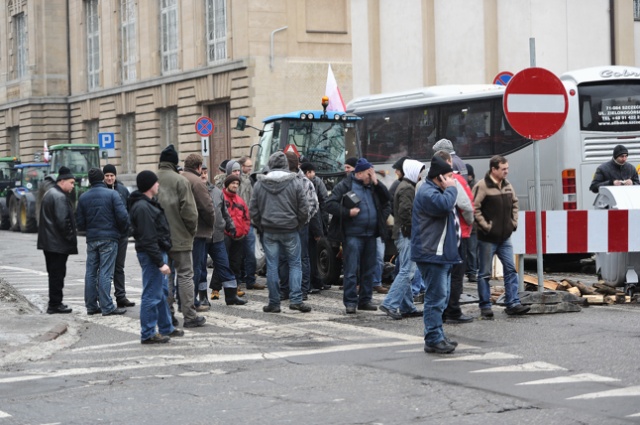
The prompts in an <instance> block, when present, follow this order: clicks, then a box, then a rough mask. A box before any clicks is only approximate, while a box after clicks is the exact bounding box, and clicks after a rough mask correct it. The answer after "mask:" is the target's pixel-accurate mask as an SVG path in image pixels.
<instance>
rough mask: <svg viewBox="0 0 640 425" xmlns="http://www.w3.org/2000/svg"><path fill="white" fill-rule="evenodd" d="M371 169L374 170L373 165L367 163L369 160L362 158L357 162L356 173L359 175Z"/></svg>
mask: <svg viewBox="0 0 640 425" xmlns="http://www.w3.org/2000/svg"><path fill="white" fill-rule="evenodd" d="M369 168H373V165H371V163H370V162H369V161H367V158H360V159H359V160H358V162H356V169H355V170H354V172H356V173H359V172H360V171H366V170H368V169H369Z"/></svg>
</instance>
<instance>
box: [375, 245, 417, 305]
mask: <svg viewBox="0 0 640 425" xmlns="http://www.w3.org/2000/svg"><path fill="white" fill-rule="evenodd" d="M395 244H396V248H397V249H398V256H397V257H396V261H397V263H396V264H399V265H400V270H399V271H398V274H397V275H396V278H395V279H394V280H393V284H392V285H391V289H389V293H388V294H387V296H386V297H384V301H383V302H382V305H383V306H385V307H386V308H388V309H389V310H393V311H396V310H398V309H399V310H400V313H412V312H414V311H416V306H415V305H413V294H412V292H411V279H412V278H413V275H414V274H415V272H416V263H414V262H413V261H411V239H408V238H405V237H404V236H402V235H400V236H398V239H396V240H395Z"/></svg>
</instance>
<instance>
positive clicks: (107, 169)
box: [102, 164, 118, 176]
mask: <svg viewBox="0 0 640 425" xmlns="http://www.w3.org/2000/svg"><path fill="white" fill-rule="evenodd" d="M102 174H113V175H114V176H117V175H118V172H117V171H116V166H115V165H113V164H107V165H105V166H104V167H102Z"/></svg>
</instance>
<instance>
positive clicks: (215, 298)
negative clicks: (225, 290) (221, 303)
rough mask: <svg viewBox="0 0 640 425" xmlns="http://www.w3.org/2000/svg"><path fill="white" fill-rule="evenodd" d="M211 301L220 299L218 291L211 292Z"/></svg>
mask: <svg viewBox="0 0 640 425" xmlns="http://www.w3.org/2000/svg"><path fill="white" fill-rule="evenodd" d="M211 299H212V300H219V299H220V291H211Z"/></svg>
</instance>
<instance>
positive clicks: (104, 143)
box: [98, 133, 116, 149]
mask: <svg viewBox="0 0 640 425" xmlns="http://www.w3.org/2000/svg"><path fill="white" fill-rule="evenodd" d="M98 144H99V145H100V149H115V148H116V135H115V133H98Z"/></svg>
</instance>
